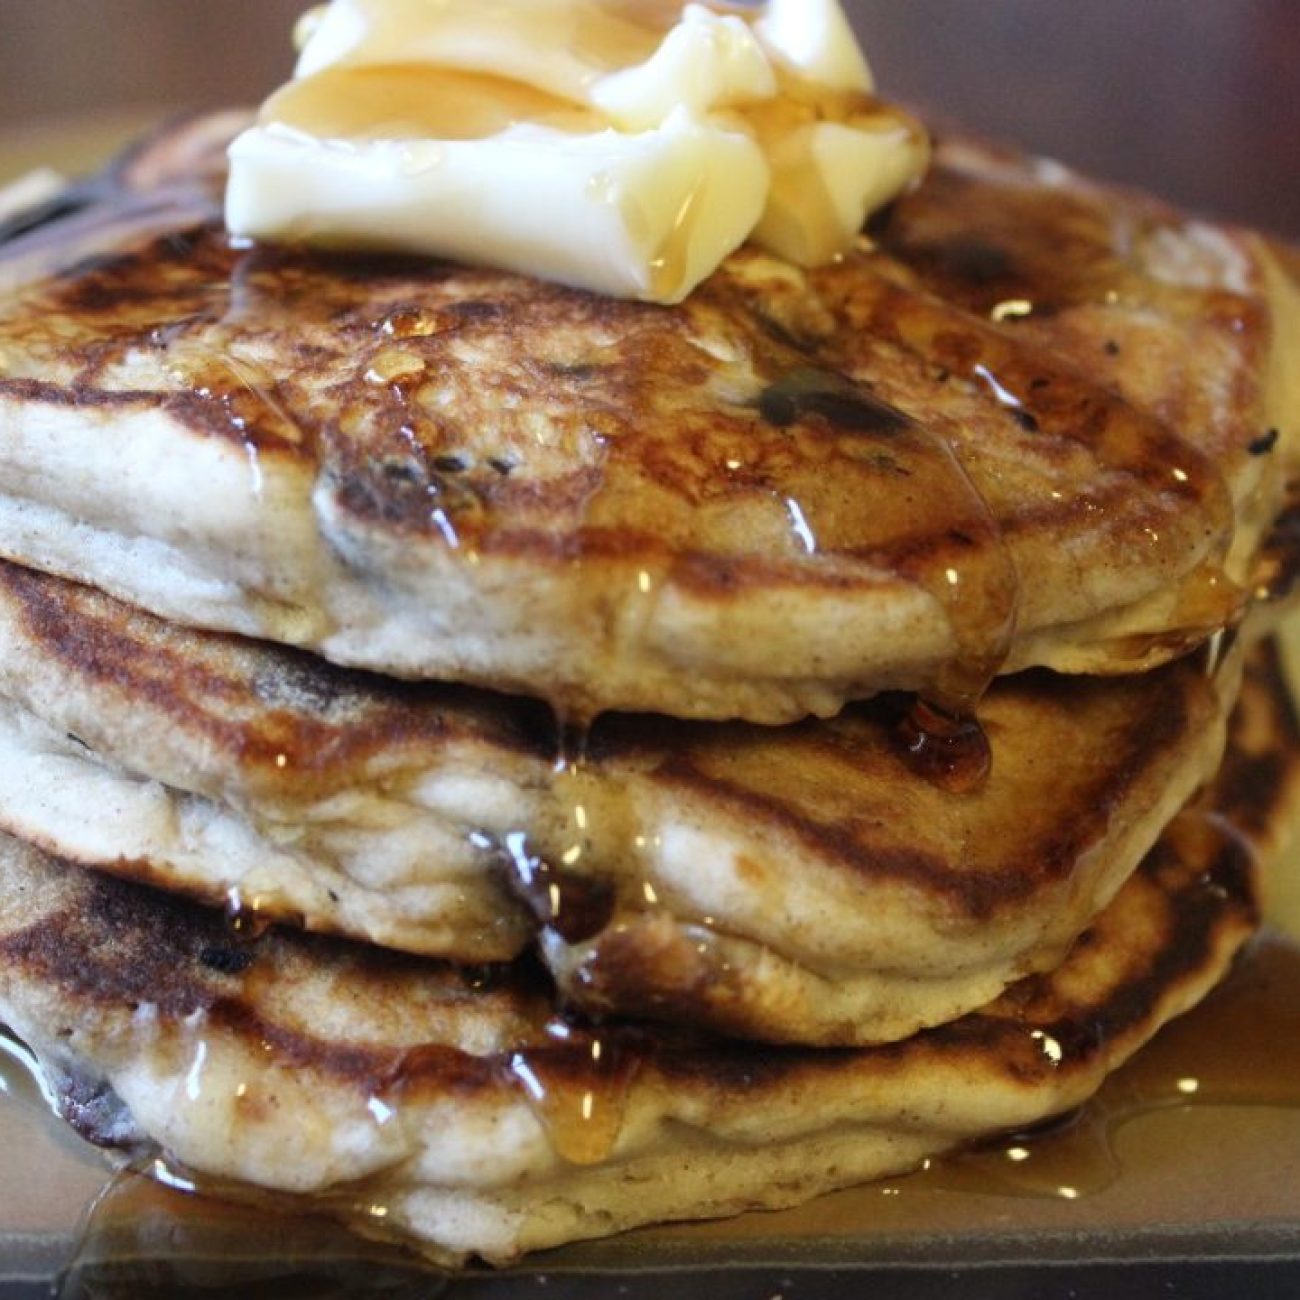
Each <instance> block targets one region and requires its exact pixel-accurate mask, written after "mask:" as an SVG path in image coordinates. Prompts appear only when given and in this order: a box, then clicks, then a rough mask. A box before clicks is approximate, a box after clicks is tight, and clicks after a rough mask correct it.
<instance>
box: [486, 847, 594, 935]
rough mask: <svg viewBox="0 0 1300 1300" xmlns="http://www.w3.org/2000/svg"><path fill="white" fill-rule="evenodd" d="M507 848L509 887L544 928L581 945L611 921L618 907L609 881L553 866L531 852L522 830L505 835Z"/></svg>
mask: <svg viewBox="0 0 1300 1300" xmlns="http://www.w3.org/2000/svg"><path fill="white" fill-rule="evenodd" d="M505 848H506V856H507V858H508V860H509V866H510V876H509V883H510V886H511V888H512V890H513V892H514V894H515V896H516V897H517V898H518V899H519V900H520V901H521V902H522V903H523V904H524V905H525V906H526V907H527V908H528V910H529V911H530V912H531V913H532V915H533V917H534V919H535V920H536V921H537V924H538V925H539V926H541V927H542V928H543V929H545V930H553V931H555V933H556V934H558V935H559V936H560V938H562V939H563V940H564V941H565V942H566V943H571V944H578V943H585V942H586V941H587V940H589V939H593V938H595V936H596V935H598V934H599V933H600V932H601V931H602V930H603V929H604V928H605V927H606V926H607V925H608V924H609V922H610V920H611V919H612V918H613V915H614V906H615V893H614V886H613V884H612V883H610V881H608V880H606V879H603V878H600V877H594V876H582V875H579V874H577V873H576V872H574V871H570V870H566V869H565V868H563V867H556V866H554V865H552V864H551V863H550V862H548V861H547V860H546V859H545V858H541V857H538V856H537V855H536V854H534V853H533V852H532V850H531V849H530V847H529V844H528V837H527V836H526V835H524V834H522V833H520V832H516V833H512V834H510V835H507V836H506V837H505ZM574 861H575V863H576V859H574Z"/></svg>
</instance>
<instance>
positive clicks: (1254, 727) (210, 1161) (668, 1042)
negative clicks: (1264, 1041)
mask: <svg viewBox="0 0 1300 1300" xmlns="http://www.w3.org/2000/svg"><path fill="white" fill-rule="evenodd" d="M1246 702H1247V708H1246V710H1245V712H1244V713H1243V714H1242V715H1240V716H1242V717H1244V718H1246V719H1248V724H1246V725H1243V726H1242V727H1241V728H1239V729H1238V731H1237V733H1236V735H1235V738H1234V739H1235V742H1236V743H1234V745H1233V747H1232V749H1231V750H1230V754H1229V758H1228V760H1227V763H1226V765H1225V768H1224V770H1223V772H1222V773H1221V774H1220V777H1219V778H1218V780H1217V782H1216V784H1215V786H1214V787H1213V790H1212V791H1211V793H1210V795H1209V796H1208V797H1207V799H1206V800H1204V801H1203V802H1201V803H1200V804H1198V805H1197V806H1196V807H1195V808H1194V809H1193V810H1189V811H1188V812H1187V813H1186V814H1185V815H1184V816H1182V817H1180V818H1179V819H1178V820H1177V821H1176V822H1175V823H1174V825H1173V826H1172V827H1171V828H1170V829H1169V831H1168V832H1166V834H1165V835H1164V836H1163V837H1162V839H1161V840H1160V842H1159V844H1158V845H1157V846H1156V848H1155V849H1154V850H1153V851H1152V853H1151V854H1150V855H1148V857H1147V859H1146V860H1145V862H1144V863H1143V865H1142V867H1141V869H1140V870H1139V871H1138V872H1137V873H1136V874H1135V875H1133V876H1132V877H1131V878H1130V880H1129V881H1128V882H1127V883H1126V884H1125V886H1124V888H1123V889H1122V890H1121V891H1120V893H1119V894H1118V895H1117V897H1116V898H1115V900H1114V901H1113V902H1112V903H1111V905H1110V907H1109V908H1108V909H1107V910H1106V911H1105V912H1104V913H1103V914H1102V915H1101V916H1100V917H1099V918H1098V919H1097V920H1096V922H1095V923H1094V925H1093V926H1092V927H1091V928H1090V929H1089V931H1088V932H1087V933H1086V934H1085V935H1084V936H1083V937H1082V938H1081V939H1080V941H1079V942H1078V943H1077V944H1075V945H1074V947H1073V948H1072V950H1071V952H1070V954H1069V955H1068V957H1067V958H1066V959H1065V961H1064V962H1063V963H1062V964H1061V965H1060V966H1059V967H1058V968H1057V969H1056V970H1055V971H1053V972H1051V973H1050V974H1042V975H1037V976H1034V977H1030V978H1028V979H1026V980H1024V981H1022V982H1021V983H1018V984H1017V985H1015V986H1013V987H1012V988H1011V989H1009V990H1008V991H1007V992H1006V993H1005V994H1004V995H1003V996H1002V997H1001V998H999V999H998V1000H997V1001H995V1002H993V1003H992V1004H990V1005H989V1006H987V1007H985V1008H983V1009H982V1010H980V1011H978V1012H976V1013H974V1014H972V1015H970V1016H968V1017H965V1018H963V1019H961V1020H958V1021H956V1022H953V1023H951V1024H948V1025H945V1026H942V1027H939V1028H936V1029H932V1030H930V1031H927V1032H925V1033H922V1034H919V1035H917V1036H915V1037H912V1038H909V1039H907V1040H905V1041H903V1042H901V1043H898V1044H893V1045H890V1046H885V1047H877V1048H872V1049H862V1050H857V1051H830V1052H826V1051H812V1050H807V1049H779V1048H762V1047H758V1046H754V1045H746V1044H739V1043H731V1044H727V1043H724V1042H721V1041H717V1040H710V1039H708V1038H701V1037H691V1036H686V1035H683V1034H681V1033H680V1032H676V1031H672V1030H669V1029H663V1030H651V1029H645V1028H638V1027H636V1026H632V1025H626V1024H624V1025H610V1026H608V1027H606V1028H605V1029H603V1030H601V1031H600V1032H599V1033H598V1034H596V1033H594V1032H593V1031H591V1030H589V1029H584V1028H582V1027H581V1026H578V1025H575V1024H573V1023H571V1022H566V1021H560V1020H557V1019H555V1018H554V1016H553V1010H552V1007H551V1004H550V1001H549V998H548V997H547V995H546V992H545V988H544V985H542V984H540V983H539V982H538V981H537V979H536V977H535V976H530V975H529V974H528V972H527V971H526V970H523V969H516V970H514V971H511V972H503V973H501V974H499V975H498V976H497V977H496V978H495V979H489V978H487V977H486V976H485V975H482V974H480V975H478V976H476V977H471V976H469V975H467V974H466V973H464V972H463V971H460V970H457V969H455V968H449V967H445V966H440V965H437V964H435V963H430V962H427V961H420V960H418V959H414V958H403V957H398V956H394V955H391V954H390V955H385V954H382V953H379V952H377V951H376V950H374V949H366V948H360V947H355V946H352V945H348V944H345V943H341V942H339V941H333V940H323V939H311V938H306V937H302V936H298V935H295V934H292V933H286V932H274V933H270V934H266V935H263V936H262V937H261V938H259V939H256V940H254V941H251V942H250V941H244V942H241V941H240V940H239V938H238V937H237V936H235V935H232V933H231V932H230V930H229V929H228V928H227V927H226V926H225V925H224V923H223V922H222V920H221V917H220V915H219V914H217V913H212V912H206V911H203V910H202V909H199V908H196V907H194V906H191V905H189V904H185V903H181V902H179V901H177V900H175V899H172V898H170V897H168V896H166V895H160V894H156V893H152V892H150V891H148V890H146V889H144V888H141V887H139V886H135V885H130V884H125V883H122V882H119V881H115V880H112V879H111V878H108V877H101V876H98V875H95V874H92V873H84V872H82V871H80V870H78V869H76V868H74V867H71V866H69V865H67V864H65V863H60V862H57V861H54V860H51V859H47V858H44V857H42V856H41V855H40V854H39V853H37V852H36V851H35V850H32V849H30V848H27V847H25V846H22V845H20V844H19V843H18V842H17V841H12V840H4V841H2V842H0V882H2V885H3V887H2V888H0V900H2V901H0V1015H2V1016H3V1018H4V1020H5V1021H6V1022H7V1023H8V1024H9V1025H10V1026H11V1027H12V1028H13V1029H14V1030H15V1031H16V1032H17V1033H18V1034H20V1035H21V1036H22V1037H23V1038H25V1039H26V1040H27V1042H28V1044H29V1045H30V1047H31V1048H32V1049H33V1051H34V1053H35V1055H36V1057H37V1058H38V1060H39V1062H40V1068H41V1070H42V1072H43V1073H44V1075H45V1076H46V1079H47V1081H48V1083H49V1084H50V1086H51V1088H52V1089H53V1091H54V1093H55V1095H56V1096H57V1097H58V1098H59V1099H60V1105H61V1107H62V1109H63V1112H64V1113H65V1114H66V1115H67V1117H68V1118H69V1119H70V1120H71V1121H72V1122H73V1123H74V1124H75V1125H77V1126H78V1127H79V1128H80V1129H81V1130H82V1131H83V1132H84V1133H87V1134H88V1135H89V1136H91V1137H93V1138H96V1139H97V1140H99V1141H101V1142H108V1143H111V1144H112V1145H115V1146H118V1147H123V1148H125V1149H126V1150H127V1152H128V1153H129V1154H130V1155H131V1157H132V1158H133V1159H134V1160H135V1161H136V1162H137V1164H138V1165H139V1166H140V1167H142V1168H144V1169H146V1170H149V1171H152V1172H153V1173H154V1174H155V1175H158V1174H160V1173H165V1172H167V1171H169V1170H170V1173H169V1175H168V1176H169V1177H172V1178H176V1177H179V1178H180V1179H181V1180H182V1182H183V1181H184V1180H186V1179H192V1180H194V1181H195V1182H196V1183H197V1185H198V1186H200V1187H202V1188H204V1189H205V1190H211V1191H219V1192H220V1193H221V1194H225V1195H232V1196H240V1195H250V1194H252V1193H253V1191H254V1190H255V1189H261V1190H263V1191H273V1192H276V1193H278V1194H283V1195H285V1196H289V1197H300V1198H302V1204H303V1205H304V1207H307V1208H313V1209H320V1210H324V1211H325V1212H326V1213H328V1214H331V1215H334V1216H336V1217H338V1218H340V1219H341V1220H343V1221H344V1222H346V1223H348V1224H350V1225H351V1226H353V1227H354V1228H356V1229H358V1230H360V1231H361V1232H364V1233H370V1234H377V1235H383V1236H391V1237H396V1238H398V1239H403V1240H407V1241H410V1242H412V1243H414V1244H415V1245H417V1246H418V1247H419V1248H420V1249H421V1250H423V1251H425V1252H427V1253H429V1254H430V1255H432V1256H434V1257H436V1258H439V1259H443V1260H448V1259H451V1260H457V1259H461V1258H463V1257H465V1256H466V1255H480V1256H483V1257H485V1258H487V1259H490V1260H494V1261H498V1262H500V1261H505V1260H508V1259H510V1258H513V1257H514V1256H515V1255H517V1254H518V1253H519V1252H521V1251H524V1250H529V1249H538V1248H542V1247H546V1246H552V1245H557V1244H559V1243H561V1242H564V1241H568V1240H573V1239H577V1238H581V1237H589V1236H597V1235H602V1234H606V1233H611V1232H615V1231H618V1230H621V1229H624V1228H628V1227H632V1226H634V1225H636V1224H640V1223H645V1222H649V1221H652V1220H662V1219H680V1218H693V1217H702V1216H708V1215H718V1214H726V1213H733V1212H736V1211H739V1210H742V1209H747V1208H757V1207H776V1206H781V1205H789V1204H793V1203H796V1202H798V1201H801V1200H805V1199H808V1198H810V1197H812V1196H814V1195H816V1194H817V1193H819V1192H822V1191H826V1190H829V1189H831V1188H834V1187H840V1186H845V1185H848V1184H851V1183H854V1182H857V1181H861V1180H864V1179H868V1178H871V1177H875V1176H881V1175H885V1174H888V1173H894V1172H898V1171H901V1170H904V1169H907V1168H909V1167H912V1166H914V1165H916V1164H917V1163H918V1162H920V1161H921V1160H922V1159H924V1158H926V1157H928V1156H930V1155H932V1154H934V1153H935V1152H938V1151H941V1150H944V1149H949V1148H951V1147H953V1146H956V1145H960V1144H962V1143H964V1142H968V1141H970V1140H972V1139H974V1138H977V1137H980V1136H983V1135H990V1134H996V1133H1000V1132H1004V1131H1013V1130H1014V1131H1019V1130H1023V1129H1026V1128H1029V1127H1031V1126H1033V1125H1035V1124H1038V1123H1040V1122H1042V1121H1044V1120H1046V1119H1048V1118H1050V1117H1052V1116H1054V1115H1058V1114H1060V1113H1062V1112H1065V1111H1068V1110H1069V1109H1071V1108H1073V1107H1076V1106H1078V1105H1080V1104H1081V1103H1082V1102H1084V1101H1085V1100H1086V1099H1087V1098H1088V1097H1089V1096H1090V1095H1091V1094H1092V1093H1093V1092H1094V1091H1095V1089H1096V1088H1097V1087H1098V1086H1099V1084H1100V1083H1101V1081H1102V1079H1103V1078H1104V1077H1105V1075H1106V1073H1107V1072H1108V1071H1110V1070H1112V1069H1114V1068H1115V1067H1116V1066H1118V1065H1119V1064H1120V1063H1121V1062H1122V1061H1123V1060H1124V1059H1125V1058H1126V1057H1127V1056H1128V1055H1129V1054H1130V1053H1132V1052H1133V1051H1134V1050H1136V1049H1137V1048H1138V1047H1139V1046H1140V1044H1141V1043H1142V1042H1144V1041H1145V1040H1146V1039H1147V1038H1149V1037H1150V1035H1151V1034H1152V1033H1154V1032H1155V1031H1156V1029H1157V1028H1158V1027H1159V1026H1160V1025H1161V1024H1162V1023H1163V1022H1164V1021H1166V1020H1167V1019H1168V1018H1169V1017H1170V1016H1173V1015H1175V1014H1177V1013H1179V1012H1181V1011H1183V1010H1185V1009H1186V1008H1187V1007H1189V1006H1190V1005H1192V1004H1193V1003H1194V1002H1195V1001H1196V1000H1197V999H1198V998H1199V997H1200V996H1201V995H1202V994H1203V993H1204V992H1205V991H1206V990H1207V989H1208V988H1209V987H1210V986H1211V985H1212V984H1213V983H1214V982H1215V980H1217V979H1218V978H1219V977H1220V975H1221V974H1222V973H1223V972H1224V970H1225V969H1226V968H1227V966H1228V964H1229V963H1230V961H1231V959H1232V955H1233V953H1234V952H1236V951H1237V949H1238V948H1239V947H1240V945H1241V944H1242V943H1243V942H1244V941H1245V939H1246V938H1247V937H1248V936H1249V934H1250V933H1251V932H1252V930H1253V928H1254V925H1255V922H1256V912H1257V906H1256V874H1257V868H1258V866H1259V864H1260V862H1261V861H1271V860H1273V859H1274V858H1275V857H1276V856H1277V854H1278V851H1279V850H1280V847H1281V844H1280V837H1281V831H1282V816H1283V811H1284V808H1285V804H1286V801H1287V798H1288V797H1289V796H1292V795H1293V794H1294V793H1295V785H1296V779H1297V757H1298V754H1300V746H1298V744H1297V736H1296V732H1295V724H1294V719H1293V718H1292V716H1291V715H1290V712H1289V707H1288V705H1287V703H1286V701H1285V698H1284V696H1283V695H1282V693H1281V691H1280V688H1279V686H1278V684H1277V680H1276V677H1275V675H1272V674H1270V673H1263V674H1259V675H1256V676H1255V677H1254V678H1253V680H1251V681H1250V682H1249V683H1248V687H1247V695H1246ZM1234 825H1235V826H1236V827H1237V829H1235V830H1234V829H1232V828H1233V826H1234ZM597 1044H599V1046H598V1047H597V1046H596V1045H597ZM584 1116H586V1118H585V1119H584Z"/></svg>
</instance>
